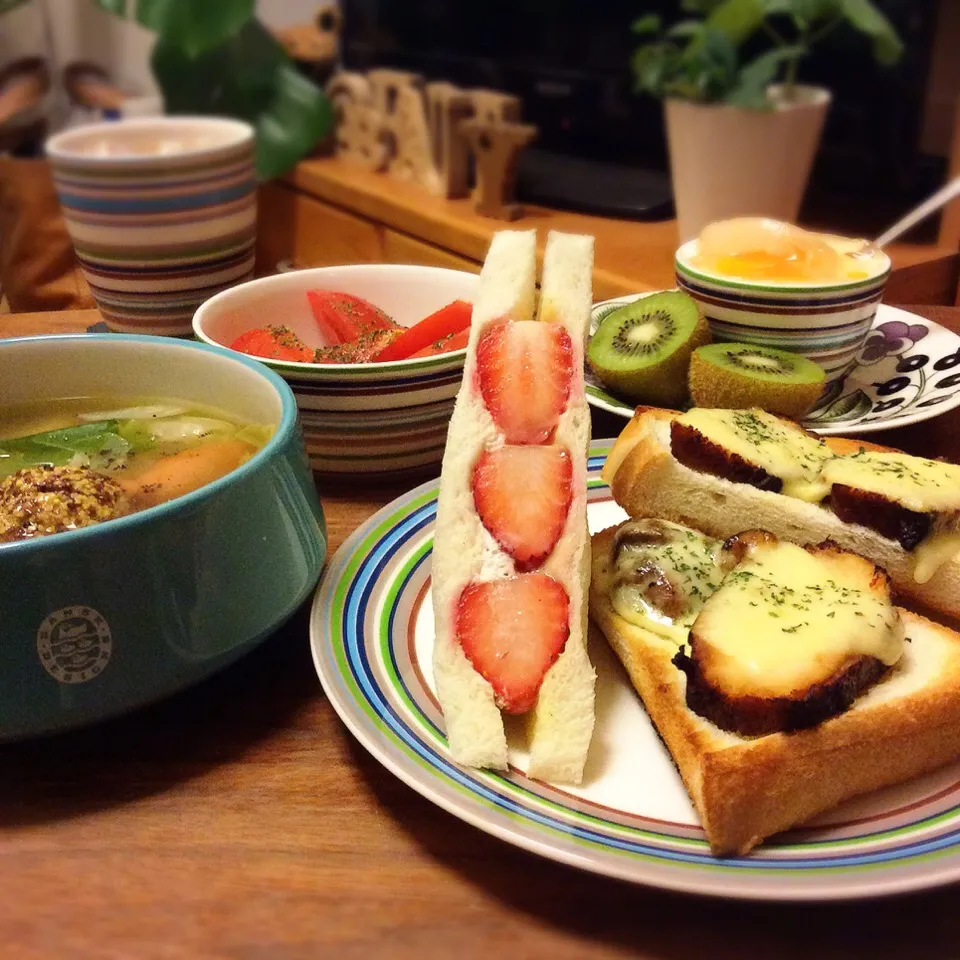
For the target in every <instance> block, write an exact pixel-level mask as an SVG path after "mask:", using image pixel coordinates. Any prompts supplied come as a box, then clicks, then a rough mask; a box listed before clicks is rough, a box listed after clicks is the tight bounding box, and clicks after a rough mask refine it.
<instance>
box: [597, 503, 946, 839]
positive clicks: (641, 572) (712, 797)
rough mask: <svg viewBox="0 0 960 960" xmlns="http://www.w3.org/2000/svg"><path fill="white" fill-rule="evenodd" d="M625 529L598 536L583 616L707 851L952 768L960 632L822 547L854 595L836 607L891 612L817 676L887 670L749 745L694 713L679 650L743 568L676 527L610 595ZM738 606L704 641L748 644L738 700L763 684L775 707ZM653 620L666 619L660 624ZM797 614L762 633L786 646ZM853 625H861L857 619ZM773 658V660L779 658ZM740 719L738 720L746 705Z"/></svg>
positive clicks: (766, 599) (765, 599)
mask: <svg viewBox="0 0 960 960" xmlns="http://www.w3.org/2000/svg"><path fill="white" fill-rule="evenodd" d="M652 522H653V523H654V524H660V523H663V521H659V520H654V521H652ZM631 523H632V521H626V523H625V524H624V525H621V527H619V528H616V527H615V528H610V529H608V530H604V531H602V532H601V533H598V534H596V535H595V536H594V537H593V561H592V563H593V572H592V581H591V587H590V616H591V619H592V620H593V621H594V622H595V624H596V625H597V626H598V627H599V628H600V630H601V631H602V632H603V634H604V635H605V636H606V638H607V640H608V641H609V643H610V644H611V646H612V647H613V649H614V650H615V652H616V653H617V655H618V657H619V658H620V660H621V662H622V663H623V665H624V667H625V668H626V670H627V673H628V674H629V676H630V679H631V681H632V683H633V685H634V687H635V688H636V690H637V692H638V693H639V695H640V697H641V698H642V700H643V703H644V705H645V707H646V709H647V712H648V713H649V715H650V718H651V720H652V721H653V723H654V725H655V726H656V728H657V730H658V732H659V734H660V736H661V737H662V739H663V741H664V743H665V744H666V747H667V749H668V750H669V751H670V753H671V755H672V756H673V759H674V762H675V763H676V765H677V768H678V770H679V772H680V775H681V777H682V779H683V781H684V784H685V786H686V788H687V790H688V792H689V794H690V796H691V799H692V800H693V803H694V805H695V807H696V809H697V812H698V814H699V816H700V819H701V822H702V825H703V828H704V830H705V832H706V834H707V838H708V840H709V842H710V845H711V849H712V850H713V852H714V853H716V854H717V855H723V854H733V853H737V854H743V853H747V852H748V851H749V850H751V849H752V848H753V847H754V846H756V845H757V844H758V843H761V842H762V841H763V840H764V839H766V838H767V837H769V836H772V835H773V834H775V833H778V832H780V831H783V830H786V829H789V828H791V827H794V826H797V825H799V824H803V823H805V822H806V821H808V820H809V819H810V818H811V817H814V816H816V815H817V814H818V813H820V812H822V811H825V810H828V809H830V808H832V807H834V806H836V805H838V804H840V803H841V802H843V801H844V800H847V799H849V798H851V797H854V796H857V795H859V794H861V793H865V792H868V791H870V790H875V789H878V788H880V787H884V786H889V785H892V784H896V783H900V782H903V781H906V780H909V779H911V778H913V777H916V776H918V775H920V774H923V773H926V772H929V771H931V770H934V769H936V768H938V767H940V766H943V765H945V764H947V763H949V762H951V761H953V760H956V759H958V758H960V635H958V634H956V633H955V632H953V631H951V630H948V629H947V628H945V627H942V626H939V625H937V624H935V623H932V622H931V621H929V620H927V619H924V618H923V617H921V616H919V615H917V614H915V613H913V612H910V611H907V610H904V609H901V608H895V607H893V606H892V605H890V604H889V600H888V598H887V599H885V598H884V596H883V584H882V578H881V579H880V580H878V581H876V582H874V568H873V567H872V565H868V567H867V568H864V569H859V568H858V564H859V563H862V561H860V558H855V557H853V558H851V555H850V554H845V553H843V552H841V551H836V548H834V547H829V546H828V547H825V548H822V549H825V550H828V551H836V552H837V553H838V554H839V555H841V556H842V557H843V558H844V560H843V562H844V563H847V564H851V569H850V571H849V572H850V575H851V576H852V577H853V578H854V582H853V584H852V585H848V584H846V583H840V582H838V592H837V594H836V598H835V599H836V601H837V602H839V601H840V600H842V601H843V602H846V601H847V600H849V599H850V595H849V593H848V594H846V595H845V594H844V593H843V590H845V589H846V590H858V589H859V590H861V591H868V592H869V591H876V590H879V592H878V593H877V594H876V596H875V597H874V598H873V599H874V600H875V601H876V609H875V610H874V609H872V608H871V607H869V606H863V607H862V608H860V609H862V612H863V613H865V614H869V615H870V616H873V615H874V614H881V613H883V612H884V611H886V612H885V613H883V615H884V616H885V618H886V619H885V620H884V622H883V624H880V625H878V626H877V627H876V628H875V629H874V630H873V632H872V634H871V639H870V640H869V643H866V644H864V643H862V642H861V641H860V640H854V641H852V642H851V643H847V641H846V640H844V641H843V644H842V645H841V646H840V647H839V648H838V653H837V656H836V657H835V658H834V660H833V661H830V662H829V663H828V664H827V665H826V666H824V669H825V670H826V671H828V672H829V671H830V670H832V669H833V666H836V664H838V663H839V664H841V665H842V664H843V663H846V662H848V661H849V662H858V661H864V660H865V661H867V662H869V661H871V660H872V661H878V662H880V663H881V669H880V670H879V671H877V670H874V676H873V677H872V678H871V679H870V680H869V681H868V682H866V683H860V684H859V685H858V686H857V689H856V690H855V691H854V692H853V695H852V696H849V697H846V696H845V697H844V698H843V699H844V702H836V701H834V702H833V703H832V706H831V709H830V711H829V712H830V713H831V714H832V715H830V716H829V717H827V718H826V719H823V718H811V717H807V718H806V720H805V721H804V722H803V723H802V724H800V726H801V727H802V728H801V729H796V728H790V727H791V725H790V723H789V721H787V724H786V725H787V727H788V728H789V729H781V730H776V731H775V732H767V733H762V734H759V735H748V734H745V733H742V732H738V731H737V730H736V729H724V726H736V725H737V722H735V721H734V722H729V721H730V717H729V716H728V717H724V716H718V715H715V716H714V718H713V719H712V720H711V719H708V718H707V717H705V716H703V715H702V713H701V712H699V711H701V710H704V705H703V701H702V699H701V700H698V699H697V693H696V692H695V691H692V690H691V683H690V672H691V671H690V670H689V662H690V660H691V654H690V650H689V646H687V645H685V640H686V638H687V637H688V635H689V634H691V633H692V634H693V635H696V634H697V632H698V625H701V626H703V627H704V632H708V630H707V625H706V622H705V621H708V620H710V619H711V615H710V611H709V609H708V607H709V605H710V604H711V603H712V602H714V601H717V600H718V599H719V600H720V601H722V603H721V606H724V605H725V601H723V590H724V589H726V588H728V587H729V588H730V589H732V590H737V589H739V587H738V584H737V582H736V580H735V579H734V581H733V582H732V583H731V582H730V581H728V579H727V578H728V577H730V576H733V577H736V573H737V571H738V570H740V571H741V572H750V568H749V567H746V568H744V567H741V566H739V563H740V562H739V561H738V564H737V565H734V566H733V567H732V568H728V569H726V570H725V569H723V563H722V562H721V564H720V565H719V566H718V565H716V563H715V560H716V558H717V556H718V551H717V549H716V548H717V547H718V546H719V544H718V542H717V541H712V542H711V538H708V537H705V536H704V535H703V534H702V533H701V531H699V530H694V529H690V528H683V527H679V526H677V525H672V524H670V525H669V526H670V527H671V528H673V530H680V531H682V532H683V536H682V538H680V539H679V540H677V538H674V541H673V542H674V544H675V546H673V547H672V548H671V550H672V553H671V554H670V555H668V556H667V557H666V559H665V558H664V556H663V555H661V556H660V557H657V556H654V561H655V562H653V563H650V564H646V565H644V564H643V563H637V557H634V558H632V560H631V562H632V563H633V570H634V571H635V572H636V577H635V578H634V580H632V581H631V579H630V577H629V576H628V577H626V581H627V586H628V590H627V593H626V594H624V593H622V592H620V593H618V590H617V585H618V583H622V582H623V581H624V579H625V578H624V570H623V569H621V568H620V567H619V562H620V561H619V559H618V558H619V557H620V556H621V554H622V552H623V551H624V549H625V548H624V545H623V539H624V533H625V532H629V530H630V524H631ZM618 537H619V539H618ZM677 543H680V544H681V546H680V547H677V546H676V544H677ZM697 544H700V546H699V547H698V546H697ZM684 545H685V546H684ZM626 549H629V545H628V547H627V548H626ZM794 549H796V548H794ZM638 551H639V548H638ZM755 556H761V557H762V556H763V554H762V552H761V553H760V554H758V555H755ZM667 560H669V563H667V562H666V561H667ZM830 562H832V561H830ZM666 568H669V569H667V570H666V572H667V573H668V574H669V575H668V576H658V573H657V571H658V570H659V572H660V574H663V573H664V571H665V569H666ZM825 569H826V570H827V573H826V574H825V579H837V577H836V576H835V571H834V569H833V568H830V567H827V568H825ZM753 572H754V573H755V572H756V571H755V570H754V571H753ZM866 574H869V576H867V577H866V579H863V577H864V576H865V575H866ZM778 579H782V577H778ZM658 581H659V582H658ZM786 585H787V586H789V585H790V584H789V583H787V584H786ZM810 585H811V584H810V583H809V582H807V587H809V586H810ZM631 586H639V588H640V590H641V591H642V597H643V598H645V599H643V600H642V602H639V603H638V600H637V594H636V591H633V592H632V593H631V592H630V590H629V588H630V587H631ZM813 586H816V584H813ZM678 595H679V599H678ZM755 597H757V599H756V600H754V598H755ZM868 599H869V598H868ZM752 600H754V602H757V603H761V604H763V605H765V608H764V610H763V611H762V612H763V614H764V616H766V615H768V614H769V613H770V612H771V611H772V612H773V613H777V614H780V613H782V609H783V608H782V607H781V606H779V605H778V604H777V602H776V599H775V595H773V594H771V595H767V596H763V595H762V594H761V595H747V596H746V600H745V602H746V603H747V604H748V605H749V603H750V602H751V601H752ZM650 608H653V615H652V616H651V609H650ZM746 609H748V607H742V606H741V607H737V606H736V605H734V606H733V607H730V608H728V617H729V619H728V621H727V625H726V627H724V626H722V625H721V624H718V623H717V621H716V617H715V616H714V617H713V620H714V622H713V623H712V624H711V625H710V626H709V631H712V632H720V633H723V632H725V633H726V636H727V639H728V640H729V642H730V643H732V644H738V643H741V642H746V644H748V650H747V651H746V653H744V654H743V655H738V659H739V660H740V662H741V667H742V665H743V663H747V664H748V665H749V664H750V663H752V662H753V661H752V659H751V658H752V657H753V656H754V655H755V654H756V655H757V656H758V657H759V659H758V661H757V665H758V670H759V672H758V673H755V674H753V675H751V674H750V672H749V669H747V674H746V676H747V679H746V680H743V679H741V680H739V681H738V684H739V685H740V687H741V691H740V692H741V693H742V692H743V691H744V690H746V689H753V690H754V692H756V689H757V688H758V686H762V685H763V684H767V686H768V689H765V690H763V691H762V692H763V693H764V694H765V696H763V697H761V699H765V700H768V701H769V700H770V699H771V697H770V696H769V695H770V694H771V693H772V694H773V698H774V699H775V697H776V696H777V691H776V690H775V689H774V690H772V691H771V690H770V689H769V670H768V668H769V666H770V664H771V663H776V660H771V659H769V657H768V659H767V660H766V661H764V659H763V657H764V653H763V651H760V652H759V653H758V651H757V649H756V647H755V646H753V647H749V645H750V644H751V643H752V642H753V641H754V640H756V638H757V636H758V634H757V631H756V629H749V625H744V626H747V627H748V629H743V628H742V627H741V628H738V626H737V624H738V623H739V622H740V621H741V620H742V618H743V614H744V610H746ZM830 610H831V605H830V603H829V602H828V603H827V604H826V605H825V606H823V607H821V608H820V609H819V613H820V623H819V627H820V629H819V631H818V632H816V633H811V634H810V637H815V636H817V635H823V624H824V623H830V622H834V621H833V619H832V618H829V617H828V616H827V615H828V614H829V613H830ZM638 611H639V615H637V613H638ZM656 611H660V613H661V614H662V613H663V612H664V611H666V615H663V616H658V615H657V613H656ZM801 616H802V617H806V614H805V613H804V612H803V611H795V612H794V620H793V621H792V622H789V623H788V622H787V621H783V620H779V619H776V618H774V619H771V621H770V624H769V625H768V627H767V629H768V630H769V629H771V628H772V625H773V624H778V623H783V624H784V626H785V629H784V630H783V634H784V639H785V641H786V640H790V639H792V638H793V637H794V636H796V634H794V633H793V632H792V630H793V626H794V624H796V623H797V622H798V621H797V619H796V618H797V617H801ZM851 617H852V618H853V620H854V621H856V620H859V618H858V617H857V616H856V610H854V611H853V612H852V613H851ZM864 619H866V618H864ZM850 622H851V620H850V618H848V620H847V624H846V627H845V630H844V632H843V633H842V634H840V635H841V636H848V634H847V633H846V631H847V630H848V629H849V625H850ZM825 636H826V637H827V640H829V635H825ZM768 639H769V634H768ZM801 639H802V638H801ZM861 640H862V638H861ZM804 642H806V641H804ZM828 647H829V644H828ZM780 649H781V650H782V649H787V648H786V647H784V646H781V648H780ZM726 653H727V654H729V653H730V650H729V649H728V650H727V651H726ZM814 653H817V654H821V653H823V650H822V649H819V650H814ZM767 654H768V655H770V656H774V657H775V656H776V654H777V650H776V649H774V650H773V651H767ZM813 659H814V660H816V659H817V658H816V657H815V658H813ZM801 660H802V658H801ZM831 664H832V665H831ZM809 668H810V664H809V663H808V664H803V663H800V664H799V666H798V669H801V670H803V671H806V670H808V669H809ZM804 675H805V676H806V674H804ZM742 676H743V674H741V677H742ZM764 677H766V678H767V679H764ZM808 679H810V678H809V677H808ZM814 679H815V678H814ZM788 685H789V684H788ZM847 692H848V693H849V691H847ZM691 695H692V699H691ZM801 699H802V698H801ZM691 704H692V705H691ZM705 712H709V711H705ZM748 713H749V711H748ZM738 716H740V717H741V718H742V716H743V710H742V708H741V709H740V711H739V713H738ZM811 720H815V721H816V722H813V723H812V724H811V723H810V722H809V721H811ZM720 724H723V726H721V725H720Z"/></svg>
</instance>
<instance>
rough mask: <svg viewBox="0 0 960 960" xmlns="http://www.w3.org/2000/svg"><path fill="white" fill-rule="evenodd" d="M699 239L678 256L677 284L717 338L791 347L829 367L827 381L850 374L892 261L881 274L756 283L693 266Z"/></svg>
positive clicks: (782, 347) (826, 371) (686, 246)
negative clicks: (822, 280) (824, 281)
mask: <svg viewBox="0 0 960 960" xmlns="http://www.w3.org/2000/svg"><path fill="white" fill-rule="evenodd" d="M696 243H697V241H696V240H691V241H689V242H688V243H685V244H683V246H681V247H680V249H679V250H677V253H676V257H675V259H674V267H675V270H676V278H677V286H678V287H679V288H680V289H681V290H683V291H685V292H686V293H688V294H690V296H691V297H693V299H694V300H696V301H697V303H698V304H699V305H700V308H701V309H702V310H703V312H704V315H705V316H706V318H707V320H708V321H709V322H710V332H711V333H712V334H713V338H714V339H715V340H721V341H735V342H738V343H757V344H761V345H762V346H766V347H774V348H775V349H778V350H789V351H791V352H792V353H799V354H802V355H803V356H805V357H807V358H809V359H810V360H813V361H814V362H815V363H818V364H819V365H820V366H821V367H823V369H824V372H825V373H826V375H827V380H826V382H827V383H830V382H832V381H834V380H838V379H841V378H842V377H844V376H845V375H846V374H847V373H848V372H849V371H850V369H851V368H852V367H853V366H854V364H855V363H856V359H857V356H858V355H859V353H860V348H861V347H862V346H863V344H864V341H865V340H866V339H867V334H869V332H870V328H871V325H872V323H873V318H874V315H875V314H876V312H877V307H878V306H879V305H880V299H881V297H882V296H883V288H884V285H885V284H886V282H887V277H888V276H889V274H890V262H889V260H888V259H886V258H884V260H885V261H886V266H885V268H884V269H883V270H882V271H881V272H880V273H878V274H877V275H876V276H872V277H869V278H867V279H865V280H853V281H846V282H844V283H833V284H827V285H823V284H796V285H793V286H788V285H786V284H776V285H774V284H771V283H769V282H767V283H759V282H758V283H754V282H750V281H747V280H731V279H729V278H726V277H720V276H717V275H716V274H707V273H704V272H702V271H701V270H699V269H695V268H694V267H692V266H691V265H690V257H691V256H692V255H693V254H694V252H695V250H696Z"/></svg>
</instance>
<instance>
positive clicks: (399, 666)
mask: <svg viewBox="0 0 960 960" xmlns="http://www.w3.org/2000/svg"><path fill="white" fill-rule="evenodd" d="M611 443H612V441H600V442H598V443H596V444H594V445H593V447H592V449H591V459H590V476H589V485H590V506H589V510H588V515H589V521H590V526H591V529H592V530H599V529H602V528H604V527H607V526H610V525H611V524H613V523H616V522H618V521H619V520H620V519H622V518H623V516H624V514H623V513H622V511H621V510H620V508H619V507H618V506H617V505H616V504H615V503H613V501H612V500H611V498H610V495H609V490H608V488H607V487H606V486H605V485H604V484H603V483H602V481H601V480H600V476H599V472H600V468H601V466H602V465H603V461H604V457H605V456H606V453H607V450H608V449H609V447H610V444H611ZM436 502H437V481H436V480H434V481H431V482H429V483H426V484H423V485H421V486H419V487H417V488H415V489H414V490H411V491H410V492H409V493H407V494H405V495H404V496H402V497H400V498H399V499H397V500H395V501H393V503H391V504H389V505H388V506H387V507H385V508H384V509H383V510H381V511H380V512H379V513H377V514H376V515H375V516H374V517H372V518H371V519H370V520H369V521H368V522H367V523H366V524H364V525H363V526H362V527H360V528H359V529H358V530H357V531H356V532H355V533H354V534H353V535H352V536H351V537H350V538H349V539H348V540H347V541H346V542H345V543H344V544H343V546H342V547H341V548H340V550H339V551H338V552H337V554H336V555H335V556H334V558H333V559H332V561H331V562H330V565H329V567H328V569H327V571H326V573H325V576H324V579H323V582H322V584H321V587H320V589H319V591H318V593H317V596H316V600H315V602H314V606H313V612H312V616H311V623H310V638H311V645H312V648H313V658H314V663H315V665H316V668H317V672H318V674H319V676H320V680H321V682H322V684H323V687H324V690H325V691H326V694H327V696H328V697H329V698H330V702H331V703H332V704H333V706H334V708H335V709H336V711H337V712H338V713H339V715H340V717H341V718H342V719H343V721H344V723H345V724H346V725H347V727H348V728H349V729H350V731H351V732H352V733H353V734H354V736H356V737H357V739H358V740H359V741H360V742H361V743H362V744H363V746H364V747H365V748H366V749H367V750H369V751H370V753H372V754H373V756H374V757H376V759H377V760H378V761H379V762H380V763H382V764H383V765H384V766H385V767H386V768H387V769H388V770H389V771H390V772H392V773H393V774H395V775H396V776H397V777H399V778H400V779H401V780H403V781H404V782H405V783H407V784H408V785H409V786H411V787H412V788H413V789H414V790H416V791H417V792H419V793H421V794H422V795H423V796H425V797H426V798H427V799H429V800H431V801H432V802H433V803H435V804H437V805H438V806H440V807H442V808H443V809H445V810H447V811H449V812H450V813H452V814H454V815H455V816H457V817H459V818H460V819H462V820H464V821H466V822H467V823H470V824H473V825H474V826H476V827H479V828H480V829H481V830H484V831H486V832H488V833H491V834H493V835H494V836H497V837H500V838H501V839H503V840H505V841H507V842H508V843H511V844H514V845H516V846H519V847H523V848H525V849H527V850H530V851H533V852H534V853H537V854H539V855H541V856H544V857H548V858H550V859H554V860H559V861H562V862H564V863H568V864H571V865H573V866H576V867H580V868H581V869H584V870H588V871H593V872H596V873H601V874H606V875H608V876H613V877H619V878H621V879H624V880H628V881H632V882H635V883H642V884H648V885H650V886H655V887H661V888H663V889H669V890H677V891H683V892H688V893H699V894H707V895H712V896H718V897H728V898H738V899H755V900H828V899H846V898H854V897H867V896H880V895H886V894H893V893H900V892H904V891H908V890H917V889H922V888H926V887H932V886H938V885H941V884H945V883H948V882H952V881H954V880H957V879H960V764H958V765H955V766H953V767H949V768H945V769H944V770H942V771H940V772H938V773H936V774H933V775H931V776H928V777H925V778H922V779H920V780H916V781H913V782H912V783H910V784H907V785H904V786H901V787H896V788H891V789H889V790H884V791H879V792H877V793H873V794H870V795H868V796H865V797H862V798H859V799H857V800H854V801H851V802H849V803H847V804H844V805H843V806H842V807H840V808H838V809H837V810H835V811H832V812H831V813H830V814H829V815H824V816H822V817H820V818H818V820H816V821H814V823H812V824H810V825H809V826H808V827H807V828H805V829H803V830H795V831H791V832H790V833H788V834H784V835H782V836H781V837H779V838H777V839H776V840H775V841H773V842H771V843H769V844H766V845H765V846H763V847H761V848H760V849H759V850H757V851H754V853H753V854H751V855H750V856H746V857H729V858H724V859H716V858H714V857H712V856H711V855H710V852H709V849H708V847H707V844H706V841H705V839H704V835H703V832H702V830H701V829H700V827H699V824H698V821H697V818H696V815H695V813H694V811H693V808H692V806H691V804H690V801H689V799H688V797H687V794H686V792H685V790H684V788H683V785H682V783H681V781H680V779H679V776H678V775H677V773H676V770H675V768H674V766H673V764H672V763H671V761H670V758H669V755H668V754H667V753H666V750H665V749H664V747H663V746H662V744H661V743H660V741H659V739H658V737H657V735H656V733H655V731H654V728H653V726H652V724H651V723H650V721H649V719H648V718H647V715H646V713H645V712H644V710H643V708H642V706H641V704H640V701H639V699H638V698H637V697H636V696H635V695H634V693H633V690H632V688H631V687H630V684H629V681H628V680H627V679H626V677H625V675H624V673H623V671H622V670H621V669H620V666H619V664H618V663H617V662H616V659H615V658H614V656H613V655H612V654H611V653H610V652H609V650H608V648H607V646H606V644H605V643H604V642H603V640H602V638H600V639H598V638H597V637H592V638H591V649H590V654H591V658H592V660H593V662H594V664H595V666H596V668H597V675H598V683H597V707H598V710H597V713H598V716H599V717H600V718H601V719H600V721H599V723H598V726H597V731H596V733H595V735H594V742H593V744H592V746H591V753H590V757H589V759H588V762H587V769H586V776H585V783H584V784H583V786H581V787H578V788H570V787H566V788H563V789H561V788H558V787H553V786H550V785H548V784H544V783H540V782H537V781H534V780H531V779H529V778H528V777H527V776H526V775H525V774H524V770H525V769H526V754H525V752H524V750H523V749H522V748H520V747H516V748H512V749H511V754H510V761H511V767H510V770H509V772H508V773H506V774H503V775H501V774H495V773H490V772H487V771H478V770H472V769H468V768H464V767H460V766H459V765H457V764H455V763H454V762H453V761H452V760H451V759H450V757H449V754H448V752H447V748H446V741H445V738H444V735H443V724H442V716H441V714H440V711H439V708H438V705H437V701H436V697H435V695H434V692H433V681H432V670H431V666H430V662H431V650H432V646H433V616H432V613H431V606H430V596H429V591H430V554H431V547H432V542H433V525H434V520H435V516H436ZM512 732H513V733H514V734H517V733H518V732H519V731H518V730H513V731H512ZM519 739H520V738H519V737H518V736H516V737H512V740H513V741H515V742H519Z"/></svg>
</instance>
